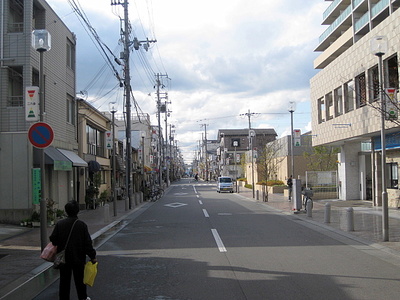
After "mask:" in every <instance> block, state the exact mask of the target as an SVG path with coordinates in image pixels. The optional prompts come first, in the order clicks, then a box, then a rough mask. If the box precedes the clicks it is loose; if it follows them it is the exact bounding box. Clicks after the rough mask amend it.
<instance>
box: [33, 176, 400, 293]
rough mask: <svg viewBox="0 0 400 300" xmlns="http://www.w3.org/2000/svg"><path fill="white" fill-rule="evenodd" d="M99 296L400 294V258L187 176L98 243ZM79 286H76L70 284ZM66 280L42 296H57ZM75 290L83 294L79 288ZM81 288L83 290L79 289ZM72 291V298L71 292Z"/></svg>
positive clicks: (96, 289) (97, 284)
mask: <svg viewBox="0 0 400 300" xmlns="http://www.w3.org/2000/svg"><path fill="white" fill-rule="evenodd" d="M97 251H98V261H99V269H98V275H97V278H96V282H95V285H94V287H93V288H88V295H89V296H90V297H91V299H92V300H105V299H107V300H111V299H141V300H153V299H154V300H156V299H157V300H163V299H169V300H172V299H173V300H178V299H179V300H184V299H207V300H208V299H251V300H257V299H341V300H343V299H398V295H400V261H398V260H397V259H396V258H395V257H390V256H389V255H388V254H385V253H381V252H380V251H379V250H376V249H372V248H371V247H369V246H367V245H364V244H361V243H357V242H356V241H354V240H350V239H347V238H346V237H344V236H339V235H338V234H336V233H334V232H327V231H326V230H323V229H321V230H315V226H310V225H308V224H307V222H306V221H304V219H301V218H298V217H296V216H295V215H285V214H282V213H278V212H276V211H275V210H273V209H271V208H269V207H268V206H267V205H266V204H265V203H260V202H256V201H254V200H252V199H250V200H246V199H243V198H241V197H240V196H239V195H237V194H231V193H220V194H219V193H217V192H216V188H215V184H214V183H210V184H208V183H204V182H193V181H190V182H189V179H184V180H181V181H180V182H179V183H176V184H174V185H172V186H171V187H170V188H169V189H168V190H167V192H166V194H165V195H164V197H163V198H162V199H161V200H159V201H157V202H154V203H151V204H150V205H149V208H148V209H147V210H145V211H143V212H142V213H141V214H140V215H131V217H129V218H127V219H126V226H125V227H123V228H122V229H121V230H120V231H119V232H117V233H116V234H115V235H113V236H111V237H110V238H109V239H108V240H107V241H106V242H105V243H104V244H103V245H102V246H100V247H99V248H98V249H97ZM72 286H73V285H72ZM57 293H58V281H57V282H56V283H54V284H53V285H52V286H51V287H50V288H48V289H47V290H46V291H44V292H43V293H42V294H41V295H39V296H37V297H36V298H35V299H37V300H43V299H57ZM71 295H74V296H75V295H76V294H75V290H74V287H73V288H72V289H71ZM75 297H76V296H75ZM71 299H74V298H73V297H72V298H71Z"/></svg>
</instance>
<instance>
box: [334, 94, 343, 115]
mask: <svg viewBox="0 0 400 300" xmlns="http://www.w3.org/2000/svg"><path fill="white" fill-rule="evenodd" d="M334 98H335V116H336V117H338V116H341V115H343V89H342V87H341V86H340V87H338V88H337V89H336V90H335V91H334Z"/></svg>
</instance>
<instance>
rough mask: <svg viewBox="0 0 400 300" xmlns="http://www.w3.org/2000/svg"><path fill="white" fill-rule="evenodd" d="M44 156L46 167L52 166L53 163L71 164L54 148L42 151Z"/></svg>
mask: <svg viewBox="0 0 400 300" xmlns="http://www.w3.org/2000/svg"><path fill="white" fill-rule="evenodd" d="M44 154H46V155H45V163H46V164H47V165H54V162H55V161H60V162H68V163H70V162H71V161H70V160H69V159H68V158H67V157H65V156H64V155H63V154H62V153H61V152H60V151H58V150H57V149H56V148H54V147H51V146H50V147H47V148H45V149H44Z"/></svg>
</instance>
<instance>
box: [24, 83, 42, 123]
mask: <svg viewBox="0 0 400 300" xmlns="http://www.w3.org/2000/svg"><path fill="white" fill-rule="evenodd" d="M25 120H26V121H28V122H37V121H39V87H37V86H27V87H26V88H25Z"/></svg>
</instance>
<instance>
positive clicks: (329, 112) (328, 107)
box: [325, 92, 334, 120]
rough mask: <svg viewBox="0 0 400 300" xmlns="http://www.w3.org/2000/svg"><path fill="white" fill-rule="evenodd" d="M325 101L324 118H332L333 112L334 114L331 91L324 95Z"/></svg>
mask: <svg viewBox="0 0 400 300" xmlns="http://www.w3.org/2000/svg"><path fill="white" fill-rule="evenodd" d="M325 103H326V119H327V120H331V119H333V114H334V106H333V98H332V92H330V93H329V94H326V95H325Z"/></svg>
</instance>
